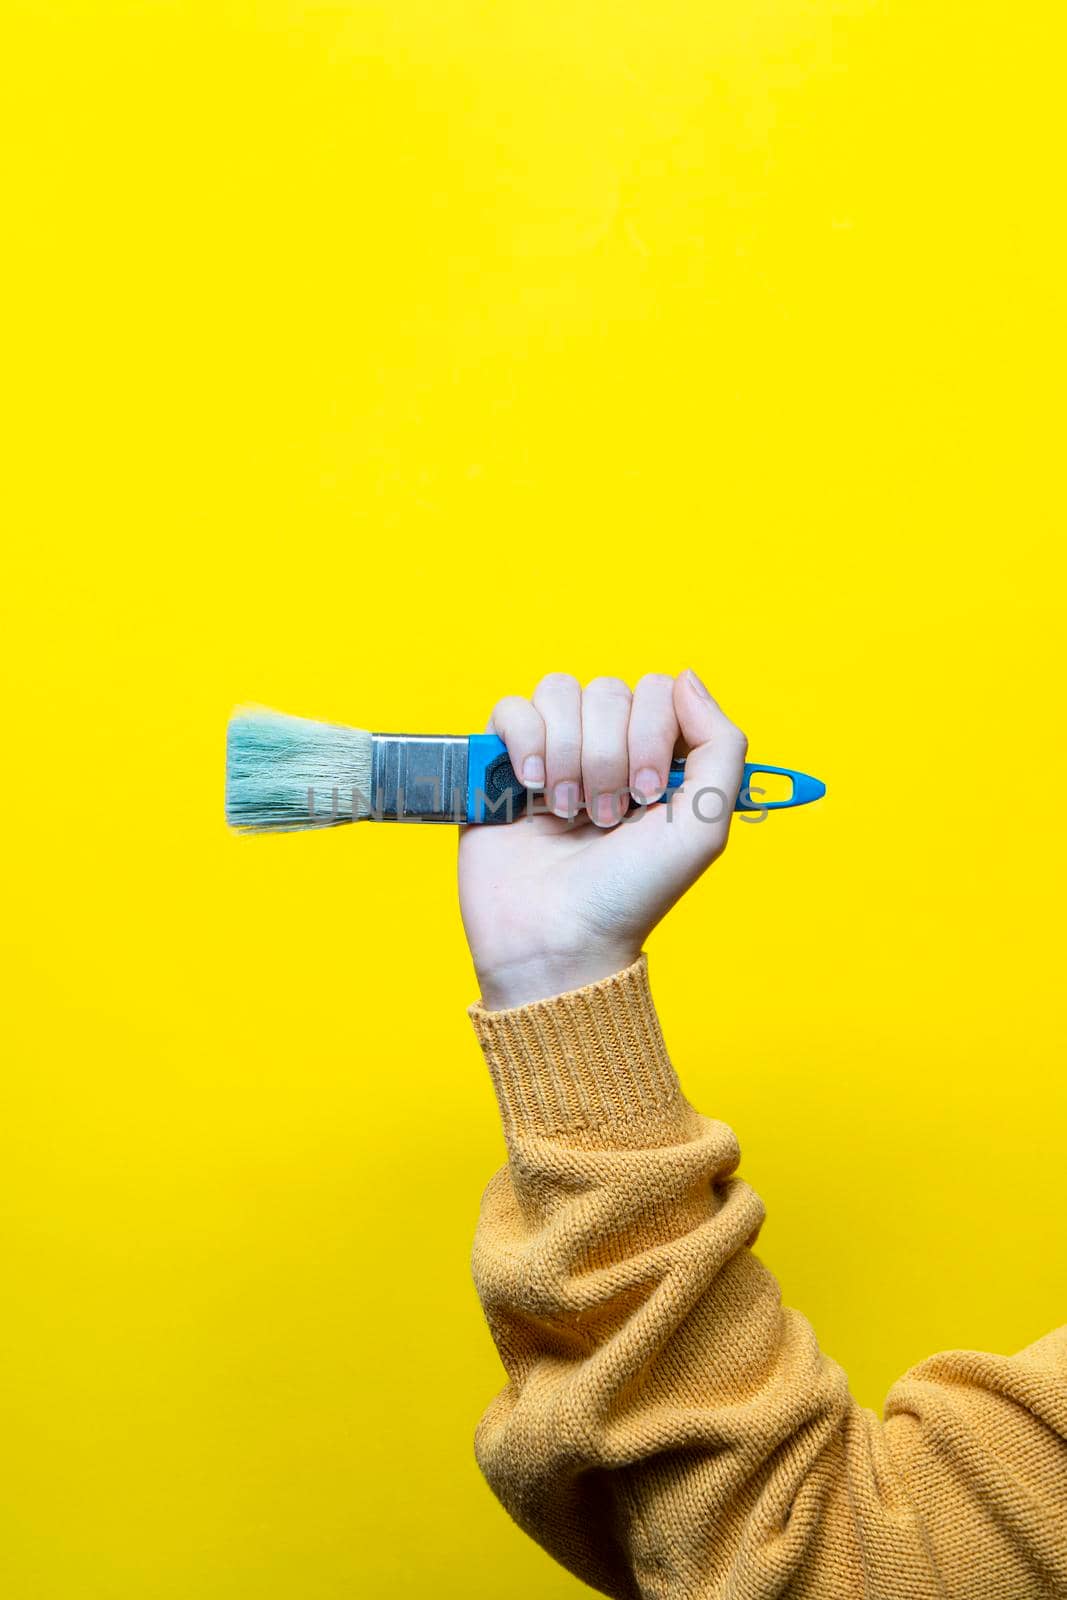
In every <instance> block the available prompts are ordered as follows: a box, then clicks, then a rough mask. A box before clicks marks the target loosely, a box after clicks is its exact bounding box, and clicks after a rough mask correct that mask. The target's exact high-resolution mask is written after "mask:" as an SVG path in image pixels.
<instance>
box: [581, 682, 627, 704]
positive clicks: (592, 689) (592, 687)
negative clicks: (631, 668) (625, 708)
mask: <svg viewBox="0 0 1067 1600" xmlns="http://www.w3.org/2000/svg"><path fill="white" fill-rule="evenodd" d="M585 692H586V694H596V695H605V696H607V697H610V698H614V699H619V700H622V699H626V700H629V698H630V686H629V684H627V683H623V681H622V679H621V678H591V679H590V680H589V682H588V683H587V684H586V686H585Z"/></svg>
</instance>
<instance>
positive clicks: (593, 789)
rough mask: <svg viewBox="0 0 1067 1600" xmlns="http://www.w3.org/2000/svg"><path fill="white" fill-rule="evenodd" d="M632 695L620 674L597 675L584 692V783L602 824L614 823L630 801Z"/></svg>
mask: <svg viewBox="0 0 1067 1600" xmlns="http://www.w3.org/2000/svg"><path fill="white" fill-rule="evenodd" d="M631 699H632V697H631V694H630V690H629V688H628V687H627V685H626V684H625V683H623V681H622V679H621V678H594V679H593V681H592V683H589V684H587V685H586V687H585V690H584V691H583V694H582V787H583V789H584V791H585V803H586V807H587V809H588V811H589V815H590V817H591V818H592V819H593V821H594V822H595V823H596V825H597V826H598V827H600V828H611V827H614V825H615V823H616V822H618V821H620V819H621V818H622V814H623V812H624V811H625V810H626V806H627V803H628V801H629V794H628V793H627V790H628V787H629V778H630V759H629V755H628V753H627V747H626V736H627V729H628V727H629V723H630V704H631Z"/></svg>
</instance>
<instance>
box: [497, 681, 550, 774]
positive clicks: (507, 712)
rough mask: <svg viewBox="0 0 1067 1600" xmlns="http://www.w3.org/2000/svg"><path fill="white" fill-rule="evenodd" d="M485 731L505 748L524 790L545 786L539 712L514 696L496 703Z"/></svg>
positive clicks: (528, 703)
mask: <svg viewBox="0 0 1067 1600" xmlns="http://www.w3.org/2000/svg"><path fill="white" fill-rule="evenodd" d="M489 732H490V733H496V734H499V736H500V737H501V739H503V741H504V743H505V744H506V745H507V750H508V759H509V760H510V762H511V765H512V766H513V767H514V768H515V771H516V773H517V775H518V777H519V780H520V782H522V783H523V784H525V786H526V787H527V788H528V789H543V788H544V785H545V724H544V722H543V720H542V718H541V716H540V713H539V712H538V711H536V710H535V708H534V707H533V706H532V705H531V704H530V702H529V700H522V699H520V697H519V696H518V695H514V694H511V695H507V696H506V697H505V698H504V699H503V700H498V701H497V703H496V705H495V706H494V707H493V715H492V716H491V717H490V719H489Z"/></svg>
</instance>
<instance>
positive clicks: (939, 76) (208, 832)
mask: <svg viewBox="0 0 1067 1600" xmlns="http://www.w3.org/2000/svg"><path fill="white" fill-rule="evenodd" d="M1059 10H1060V8H1059V7H1058V6H1055V5H1053V4H1052V3H1051V0H1047V3H1040V0H1029V3H1028V0H1022V3H1021V4H1019V5H1015V6H1012V7H1004V8H1000V7H998V8H992V7H983V6H975V5H974V4H973V0H941V3H938V4H933V5H932V4H931V3H930V0H881V3H877V0H775V3H773V4H772V3H768V0H725V3H724V4H714V5H712V4H707V3H705V0H699V3H698V0H655V3H652V0H644V3H641V4H638V3H635V0H610V3H609V0H537V3H536V4H535V3H529V0H497V3H490V0H348V3H345V4H338V3H320V4H310V3H308V4H297V3H295V0H289V3H281V0H263V3H261V4H253V3H250V0H249V3H245V4H237V3H229V4H226V3H222V0H203V3H195V0H143V3H138V4H135V3H132V0H131V3H126V4H123V3H120V0H83V3H80V4H76V3H70V4H62V3H58V0H54V3H53V0H37V3H29V0H7V4H6V5H5V6H4V8H3V21H2V39H0V45H2V48H0V56H2V58H3V63H4V65H3V72H4V76H5V79H6V80H7V81H6V83H5V85H4V91H3V95H2V97H0V99H2V103H3V105H4V107H5V111H4V117H5V120H6V121H8V124H9V125H8V127H7V128H6V130H5V133H4V145H5V149H6V151H7V154H8V157H9V159H10V162H11V169H12V170H11V172H10V175H9V179H8V187H7V190H6V198H5V201H4V213H5V221H6V223H7V224H8V228H9V230H10V233H9V243H8V245H7V246H6V249H5V267H6V269H7V270H8V271H9V273H10V282H9V285H8V287H7V289H6V290H5V295H4V303H5V310H6V313H7V320H8V321H9V329H8V332H7V335H6V337H5V366H6V368H7V380H6V383H5V387H6V388H7V389H8V393H9V397H10V401H11V416H10V419H9V421H8V423H7V425H6V428H5V443H6V445H7V446H8V448H9V450H10V462H11V465H10V467H9V469H8V471H7V473H6V475H5V476H6V484H7V493H8V495H9V497H10V499H11V502H12V503H11V504H10V506H9V512H8V517H7V524H8V532H7V535H6V544H5V551H6V553H5V557H4V567H5V571H4V581H3V595H2V604H3V628H4V656H5V674H6V685H5V715H6V721H7V728H8V732H7V736H6V741H5V742H6V745H7V749H6V752H5V754H6V766H7V777H6V780H5V791H6V798H7V806H6V816H5V819H4V850H5V857H6V863H5V866H4V884H5V890H6V895H5V899H6V908H7V909H6V914H5V916H4V919H3V920H4V932H3V939H4V948H3V952H2V963H3V966H2V970H3V974H4V983H5V988H6V989H7V991H8V993H7V998H6V1001H5V1004H4V1007H3V1017H4V1032H5V1034H6V1035H7V1037H8V1048H7V1050H6V1055H7V1061H8V1066H7V1071H6V1073H5V1078H4V1088H3V1096H4V1104H3V1132H2V1142H3V1149H2V1178H0V1197H2V1206H0V1215H2V1218H3V1234H4V1242H3V1247H2V1261H3V1264H2V1268H0V1292H2V1297H3V1301H4V1305H3V1308H2V1316H0V1326H2V1328H3V1334H2V1339H0V1344H2V1359H0V1410H2V1413H3V1424H2V1429H0V1477H2V1478H3V1480H4V1482H3V1484H2V1486H0V1508H2V1509H0V1522H2V1528H0V1573H2V1574H3V1580H4V1581H3V1592H4V1595H5V1600H73V1597H75V1596H76V1597H77V1600H164V1597H166V1600H189V1597H191V1596H196V1597H197V1600H335V1597H340V1596H343V1595H344V1596H347V1595H360V1596H383V1597H384V1596H392V1595H403V1596H411V1597H412V1600H414V1597H416V1596H417V1597H420V1600H421V1597H422V1596H427V1595H432V1596H434V1597H456V1600H460V1597H462V1600H482V1597H484V1600H499V1597H501V1596H508V1597H509V1600H525V1597H529V1600H534V1597H536V1600H556V1597H562V1596H570V1595H576V1594H578V1593H580V1592H587V1591H584V1590H583V1589H582V1586H581V1585H579V1584H578V1583H577V1582H576V1581H575V1580H573V1579H572V1578H570V1577H569V1576H568V1575H567V1574H566V1573H564V1572H562V1571H561V1570H560V1569H559V1568H557V1567H555V1566H554V1565H553V1564H552V1563H551V1562H550V1561H549V1559H548V1558H547V1556H545V1555H543V1554H542V1553H541V1552H540V1550H538V1549H537V1547H536V1546H534V1545H533V1544H532V1543H530V1542H529V1541H528V1540H527V1539H526V1538H525V1536H524V1535H523V1534H521V1533H520V1532H519V1531H518V1530H517V1529H516V1528H515V1527H514V1526H513V1525H512V1524H511V1523H510V1522H509V1520H508V1518H507V1517H506V1515H505V1513H504V1512H503V1511H502V1510H501V1509H500V1508H499V1506H498V1505H497V1503H496V1501H495V1500H494V1499H493V1498H492V1496H491V1494H490V1492H489V1490H488V1488H487V1487H486V1486H485V1485H484V1484H483V1483H482V1480H481V1478H480V1476H479V1474H478V1470H477V1467H476V1464H475V1461H474V1457H473V1447H472V1436H473V1431H474V1426H475V1424H476V1421H477V1419H478V1417H479V1416H480V1414H481V1412H482V1410H483V1409H484V1407H485V1405H486V1404H488V1402H489V1400H490V1398H491V1396H492V1395H493V1394H494V1393H495V1392H496V1390H497V1389H498V1388H499V1387H500V1386H501V1383H502V1370H501V1368H500V1365H499V1363H498V1360H497V1357H496V1354H495V1351H494V1350H493V1347H492V1344H491V1341H490V1339H489V1335H488V1333H487V1331H486V1329H485V1326H484V1323H483V1320H482V1316H481V1311H480V1308H479V1306H478V1303H477V1299H476V1297H475V1293H474V1290H473V1286H472V1284H471V1282H470V1278H469V1267H468V1258H469V1249H470V1242H471V1238H472V1236H473V1230H474V1224H475V1220H476V1216H477V1208H478V1202H479V1198H480V1195H481V1192H482V1189H483V1188H484V1185H485V1184H486V1182H487V1181H488V1179H489V1177H490V1175H491V1174H492V1172H493V1171H494V1170H496V1168H497V1167H498V1166H499V1165H500V1164H501V1161H502V1159H503V1144H502V1141H501V1137H500V1132H499V1126H498V1122H497V1117H496V1110H495V1105H494V1103H493V1100H492V1096H491V1091H490V1087H489V1084H488V1080H487V1076H486V1073H485V1071H484V1068H483V1066H482V1062H481V1058H480V1056H479V1055H478V1053H477V1050H476V1046H475V1041H474V1038H473V1035H472V1033H471V1031H470V1026H469V1023H468V1021H467V1018H466V1015H465V1007H466V1005H467V1004H468V1003H469V1002H470V1001H471V1000H472V999H474V998H475V989H474V983H473V977H472V973H471V969H470V966H469V963H468V958H467V955H466V951H465V947H464V944H463V939H462V934H461V930H460V925H459V920H458V914H457V911H456V907H455V900H454V893H453V879H454V855H455V844H456V840H455V835H454V832H453V831H452V830H451V829H447V828H440V829H421V830H419V829H416V828H409V829H407V830H402V829H398V828H386V827H378V828H375V827H369V826H368V827H362V828H359V829H348V830H340V831H333V832H328V833H326V834H323V835H318V836H314V837H309V836H301V837H287V838H281V839H268V840H249V839H243V838H237V837H233V836H231V835H229V834H228V833H227V832H226V831H225V828H224V825H223V818H222V777H223V773H222V764H223V739H224V725H225V720H226V717H227V714H228V712H229V710H230V707H231V705H232V704H233V703H234V702H237V701H241V700H248V699H252V700H257V701H260V702H262V703H266V704H268V705H273V706H276V707H278V708H280V709H282V710H286V711H291V712H295V713H298V714H302V715H306V716H317V717H322V718H327V719H338V720H347V721H350V722H353V723H356V724H359V725H363V726H369V727H376V728H386V729H409V730H413V731H418V730H421V731H448V732H452V731H454V732H460V731H473V730H480V729H481V728H482V727H483V726H484V722H485V718H486V715H487V713H488V711H489V709H490V706H491V705H492V703H493V701H494V700H495V699H496V698H497V697H498V696H499V695H500V694H502V693H505V692H511V691H518V692H529V690H531V689H532V687H533V684H534V682H535V681H536V679H537V678H538V677H539V676H540V675H541V674H542V673H543V672H545V671H547V670H550V669H567V670H571V671H574V672H576V673H578V674H579V675H582V676H584V677H588V676H591V675H593V674H595V673H599V672H612V673H620V674H623V675H625V676H628V677H630V678H631V681H632V679H633V678H634V677H636V676H637V675H638V674H639V673H641V672H642V671H644V670H648V669H658V670H669V671H676V670H680V669H681V668H683V667H685V666H688V665H693V666H695V667H696V668H697V670H698V671H699V672H701V673H702V674H703V675H704V676H705V677H706V678H707V680H708V682H709V684H710V685H711V686H712V688H713V691H714V692H715V693H716V694H717V695H718V697H719V698H720V699H721V700H722V702H723V704H724V705H725V706H726V707H727V709H728V710H729V711H730V712H731V713H732V714H733V715H734V716H735V717H736V718H737V719H738V720H739V721H740V722H741V723H742V724H743V725H744V727H745V728H746V731H747V732H748V733H749V736H750V741H751V749H752V753H753V755H754V756H758V757H762V758H764V759H767V760H771V761H779V762H784V763H787V764H793V765H797V766H800V767H803V768H805V769H807V770H808V771H812V772H815V773H818V774H819V775H820V776H822V777H824V778H825V779H826V780H827V782H828V784H829V795H828V797H827V799H826V800H825V801H824V802H823V803H822V804H821V805H819V806H817V807H813V808H811V809H810V810H807V811H803V812H799V813H796V814H795V815H794V814H787V815H785V816H781V817H777V818H772V819H770V820H768V821H767V822H766V823H765V824H761V825H759V826H757V827H752V826H748V827H740V826H739V827H737V828H736V829H735V839H734V843H733V846H732V848H731V851H730V853H729V854H728V856H727V857H726V859H725V860H724V861H723V862H721V863H720V864H719V865H718V866H717V867H716V868H715V870H714V872H713V873H712V875H711V876H710V877H709V879H708V880H707V881H706V882H705V883H703V884H702V885H701V886H700V887H699V889H698V890H697V891H696V892H694V893H693V894H692V895H691V896H690V898H689V899H688V901H687V902H686V903H685V904H684V905H683V906H681V907H680V908H679V909H678V911H677V912H676V913H675V914H674V915H672V916H671V918H670V919H669V922H668V923H667V924H666V925H665V926H664V927H663V928H662V929H661V930H660V931H659V932H658V933H657V934H656V935H655V936H654V938H653V940H652V942H651V946H650V951H651V964H652V975H653V982H654V986H655V989H656V993H657V995H658V999H659V1003H660V1008H661V1011H662V1014H663V1019H664V1026H665V1030H666V1033H667V1037H668V1042H669V1044H670V1045H671V1047H672V1052H673V1054H674V1056H675V1059H676V1060H677V1062H678V1065H679V1068H680V1070H681V1073H682V1076H683V1080H684V1082H685V1085H686V1088H687V1090H688V1092H689V1095H690V1098H691V1099H693V1101H694V1103H695V1104H696V1105H697V1106H698V1107H699V1108H700V1109H701V1110H703V1111H705V1112H707V1113H708V1114H709V1115H714V1116H718V1117H722V1118H724V1119H725V1120H727V1121H729V1122H730V1123H731V1124H732V1125H733V1126H734V1127H735V1128H736V1130H737V1132H738V1135H739V1138H740V1140H741V1145H742V1149H743V1151H744V1164H743V1168H742V1171H743V1172H744V1174H745V1175H746V1176H747V1177H748V1178H749V1179H750V1181H752V1182H753V1183H754V1185H755V1186H756V1187H757V1188H758V1189H759V1191H760V1193H761V1194H762V1195H763V1197H764V1199H765V1201H766V1203H767V1207H768V1213H769V1219H768V1222H767V1225H766V1228H765V1230H764V1233H763V1235H762V1237H761V1241H760V1246H759V1253H760V1254H761V1256H762V1258H763V1259H764V1260H765V1261H766V1262H767V1263H768V1265H770V1266H771V1267H772V1268H773V1270H774V1271H775V1272H776V1273H777V1274H778V1276H779V1277H780V1280H781V1282H782V1285H783V1293H784V1297H785V1299H786V1301H787V1302H788V1303H789V1304H792V1305H795V1306H799V1307H800V1308H801V1309H803V1310H804V1311H805V1312H806V1313H807V1314H808V1315H809V1316H810V1318H811V1320H812V1322H813V1323H814V1325H815V1327H816V1329H817V1331H818V1334H819V1336H820V1340H821V1342H822V1344H823V1347H824V1348H825V1349H826V1350H827V1351H828V1352H829V1353H830V1354H831V1355H832V1356H834V1357H835V1358H836V1359H838V1360H839V1361H840V1362H842V1364H843V1365H844V1366H845V1367H846V1368H847V1370H848V1371H849V1373H850V1375H851V1377H852V1380H853V1385H854V1390H855V1393H856V1394H857V1396H858V1398H859V1399H860V1400H861V1401H862V1402H863V1403H865V1404H868V1405H871V1406H873V1407H875V1408H876V1409H880V1406H881V1401H882V1398H883V1396H884V1393H885V1390H886V1388H887V1387H888V1385H889V1384H890V1383H891V1382H892V1380H893V1379H894V1378H895V1377H896V1376H897V1375H898V1374H900V1373H901V1372H903V1371H904V1370H905V1369H906V1368H907V1367H908V1366H909V1365H910V1364H912V1363H913V1362H916V1361H918V1360H920V1359H921V1358H922V1357H924V1356H926V1355H928V1354H930V1353H932V1352H933V1351H935V1350H938V1349H942V1348H948V1347H952V1346H971V1347H977V1348H984V1349H991V1350H996V1351H1001V1352H1011V1351H1014V1350H1016V1349H1018V1348H1019V1347H1021V1346H1022V1345H1023V1344H1026V1343H1028V1342H1029V1341H1031V1340H1033V1339H1036V1338H1037V1337H1038V1336H1039V1335H1041V1334H1042V1333H1044V1332H1045V1331H1046V1330H1047V1329H1049V1328H1050V1327H1052V1326H1055V1325H1057V1324H1059V1323H1060V1322H1062V1321H1063V1320H1064V1316H1065V1314H1067V1313H1065V1293H1064V1291H1065V1288H1067V1284H1065V1276H1064V1269H1063V1264H1062V1263H1063V1246H1062V1190H1061V1181H1062V1179H1061V1176H1060V1174H1059V1173H1058V1172H1057V1168H1058V1167H1061V1166H1062V1154H1063V1147H1064V1123H1065V1106H1064V1095H1063V1072H1062V1065H1061V1063H1062V1055H1061V1050H1062V1014H1061V1012H1060V1010H1059V999H1058V993H1057V991H1058V987H1059V981H1060V976H1061V960H1062V948H1061V928H1062V921H1063V909H1062V907H1063V900H1062V882H1061V879H1060V877H1059V874H1060V872H1061V870H1062V866H1063V829H1062V823H1061V818H1060V810H1059V801H1058V799H1057V798H1055V797H1056V795H1057V793H1058V792H1059V791H1062V786H1063V782H1064V778H1065V774H1064V767H1063V757H1062V721H1061V717H1060V702H1061V696H1062V688H1063V683H1062V670H1061V655H1060V646H1061V639H1062V631H1063V628H1062V602H1063V591H1062V588H1061V584H1060V579H1061V571H1060V563H1061V554H1060V547H1059V543H1058V534H1057V532H1056V531H1055V530H1056V527H1057V524H1059V522H1060V520H1061V516H1062V503H1061V465H1060V463H1059V461H1058V460H1057V457H1058V456H1059V453H1060V449H1061V444H1062V440H1061V427H1062V416H1061V406H1062V390H1061V387H1060V379H1061V374H1062V370H1063V362H1064V354H1065V352H1064V340H1063V323H1062V317H1061V309H1062V307H1061V301H1062V286H1063V281H1064V276H1063V270H1064V263H1063V257H1062V252H1061V250H1060V241H1059V240H1058V239H1057V238H1056V236H1055V231H1054V224H1055V222H1056V220H1057V218H1058V214H1059V211H1060V209H1061V207H1060V200H1059V193H1060V181H1061V176H1062V160H1063V149H1062V141H1061V139H1060V137H1059V135H1058V132H1057V128H1058V122H1059V116H1060V103H1061V93H1062V86H1061V83H1060V61H1061V59H1062V54H1061V45H1062V41H1057V40H1055V39H1054V38H1053V37H1052V33H1053V24H1054V21H1055V19H1056V18H1057V16H1058V13H1059ZM1035 783H1036V787H1035Z"/></svg>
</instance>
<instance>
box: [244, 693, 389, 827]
mask: <svg viewBox="0 0 1067 1600" xmlns="http://www.w3.org/2000/svg"><path fill="white" fill-rule="evenodd" d="M372 751H373V742H372V739H371V735H370V734H369V733H367V732H366V731H365V730H364V729H362V728H344V727H341V726H340V725H339V724H336V723H332V722H311V721H309V720H308V719H307V718H305V717H286V716H283V715H282V714H281V712H279V711H265V710H261V709H259V708H258V707H252V706H249V707H241V708H240V709H239V710H237V711H235V712H234V714H233V716H232V717H231V718H230V723H229V727H228V729H227V732H226V821H227V822H228V823H229V824H230V826H231V828H237V829H239V830H241V831H242V832H244V833H294V832H296V831H298V830H302V829H305V828H336V827H338V826H339V825H340V824H341V823H343V822H358V821H359V820H360V819H361V818H362V817H367V816H369V815H370V812H371V809H372V796H371V762H372ZM309 791H310V794H311V800H310V804H309Z"/></svg>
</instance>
